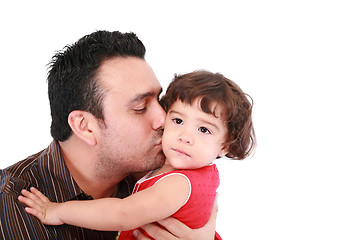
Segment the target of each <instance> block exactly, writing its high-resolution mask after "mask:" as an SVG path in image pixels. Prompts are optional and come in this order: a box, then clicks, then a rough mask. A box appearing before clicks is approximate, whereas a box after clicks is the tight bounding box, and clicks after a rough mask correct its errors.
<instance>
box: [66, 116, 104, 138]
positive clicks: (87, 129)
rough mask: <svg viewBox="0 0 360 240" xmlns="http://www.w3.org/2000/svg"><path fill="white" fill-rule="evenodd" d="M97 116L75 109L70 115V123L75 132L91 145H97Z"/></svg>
mask: <svg viewBox="0 0 360 240" xmlns="http://www.w3.org/2000/svg"><path fill="white" fill-rule="evenodd" d="M94 121H96V119H95V117H94V116H93V115H92V114H91V113H88V112H84V111H80V110H75V111H72V112H71V113H70V114H69V116H68V123H69V126H70V128H71V129H72V131H73V132H74V134H76V136H78V137H79V138H80V139H82V140H83V141H84V142H86V143H87V144H89V145H96V143H97V141H96V137H95V134H94V128H95V127H96V126H95V123H94Z"/></svg>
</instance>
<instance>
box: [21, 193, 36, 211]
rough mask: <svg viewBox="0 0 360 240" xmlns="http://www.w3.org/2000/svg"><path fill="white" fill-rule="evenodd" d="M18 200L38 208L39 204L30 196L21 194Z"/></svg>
mask: <svg viewBox="0 0 360 240" xmlns="http://www.w3.org/2000/svg"><path fill="white" fill-rule="evenodd" d="M18 200H19V201H20V202H22V203H25V204H26V205H27V206H29V207H30V208H37V207H38V204H37V203H36V202H35V201H33V200H32V199H30V198H28V197H27V196H25V197H24V196H21V195H20V196H19V197H18Z"/></svg>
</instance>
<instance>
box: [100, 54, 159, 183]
mask: <svg viewBox="0 0 360 240" xmlns="http://www.w3.org/2000/svg"><path fill="white" fill-rule="evenodd" d="M98 79H99V80H100V84H101V86H102V87H103V88H104V89H105V91H106V93H105V97H104V99H103V111H104V123H105V126H102V127H100V128H99V130H100V131H99V134H98V135H99V136H97V143H98V153H97V155H98V156H97V157H98V166H97V169H98V171H99V174H104V173H102V171H106V172H107V173H106V174H107V176H109V177H112V175H113V174H115V175H116V174H117V175H119V174H121V173H122V174H126V175H128V174H130V173H134V172H140V171H146V170H150V169H155V168H158V167H160V166H162V165H163V163H164V155H163V153H162V150H161V147H162V145H161V135H162V128H163V125H164V121H165V112H164V110H163V109H162V108H161V106H160V105H159V102H158V98H159V94H160V93H161V86H160V84H159V82H158V80H157V78H156V76H155V74H154V72H153V71H152V69H151V67H150V66H149V65H148V64H147V63H146V61H144V60H142V59H139V58H133V57H128V58H122V57H115V58H112V59H109V60H106V61H105V62H104V63H103V64H102V65H101V67H100V69H99V73H98ZM100 126H101V124H100Z"/></svg>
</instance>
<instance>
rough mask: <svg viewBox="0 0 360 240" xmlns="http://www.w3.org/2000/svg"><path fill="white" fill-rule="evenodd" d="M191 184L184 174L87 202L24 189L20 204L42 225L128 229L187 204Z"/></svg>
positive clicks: (161, 217)
mask: <svg viewBox="0 0 360 240" xmlns="http://www.w3.org/2000/svg"><path fill="white" fill-rule="evenodd" d="M189 193H190V185H189V182H188V180H187V178H185V177H184V176H183V175H179V174H176V175H169V176H167V177H165V178H163V179H162V180H160V181H159V182H157V183H156V184H155V185H153V186H152V187H150V188H148V189H145V190H143V191H140V192H137V193H135V194H133V195H131V196H129V197H127V198H124V199H119V198H103V199H98V200H89V201H69V202H65V203H51V202H50V201H49V200H48V199H47V198H46V197H45V196H44V195H43V194H42V193H40V192H39V191H37V190H36V189H34V188H32V189H31V192H28V191H26V190H24V192H23V194H24V196H20V197H19V201H21V202H23V203H25V204H27V205H28V206H29V207H30V208H26V211H27V212H28V213H30V214H32V215H34V216H36V217H37V218H39V219H40V220H41V222H43V223H44V224H51V225H59V224H63V223H66V224H70V225H75V226H79V227H84V228H90V229H95V230H102V231H118V230H130V229H134V228H137V227H140V226H142V225H144V224H147V223H150V222H155V221H158V220H161V219H164V218H166V217H168V216H170V215H172V214H173V213H175V212H176V211H177V210H179V209H180V208H181V207H182V206H183V204H184V203H185V202H186V200H187V198H188V196H189Z"/></svg>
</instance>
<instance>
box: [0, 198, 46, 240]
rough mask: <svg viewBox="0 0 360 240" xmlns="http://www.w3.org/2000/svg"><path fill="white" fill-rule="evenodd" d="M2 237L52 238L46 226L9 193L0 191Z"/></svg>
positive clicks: (0, 235) (0, 228)
mask: <svg viewBox="0 0 360 240" xmlns="http://www.w3.org/2000/svg"><path fill="white" fill-rule="evenodd" d="M0 198H1V200H0V209H1V212H0V239H24V240H25V239H44V240H46V239H50V237H49V235H48V233H47V231H46V228H45V226H44V225H43V224H42V223H41V222H40V221H39V220H38V219H37V218H36V217H34V216H31V215H29V214H28V213H26V212H25V209H24V206H23V205H22V204H21V203H20V202H19V201H17V200H16V199H15V197H14V196H12V195H9V194H7V193H4V192H1V193H0Z"/></svg>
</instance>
